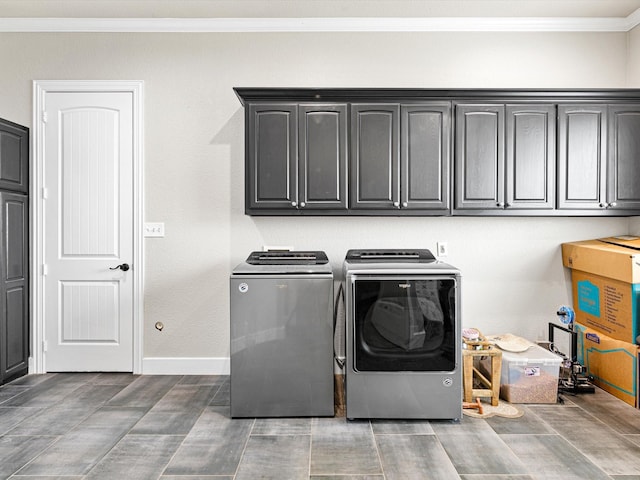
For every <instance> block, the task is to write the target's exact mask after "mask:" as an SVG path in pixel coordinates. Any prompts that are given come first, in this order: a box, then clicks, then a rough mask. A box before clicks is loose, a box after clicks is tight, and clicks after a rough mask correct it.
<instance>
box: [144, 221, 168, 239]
mask: <svg viewBox="0 0 640 480" xmlns="http://www.w3.org/2000/svg"><path fill="white" fill-rule="evenodd" d="M144 236H145V237H164V223H163V222H156V223H151V222H148V223H145V224H144Z"/></svg>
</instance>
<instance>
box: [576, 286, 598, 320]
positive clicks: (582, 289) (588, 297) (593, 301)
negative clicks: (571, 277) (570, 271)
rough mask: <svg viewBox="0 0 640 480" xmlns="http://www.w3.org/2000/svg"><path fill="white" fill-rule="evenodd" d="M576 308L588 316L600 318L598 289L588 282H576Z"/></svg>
mask: <svg viewBox="0 0 640 480" xmlns="http://www.w3.org/2000/svg"><path fill="white" fill-rule="evenodd" d="M578 308H579V309H580V310H582V311H583V312H584V313H586V314H588V315H593V316H594V317H600V289H599V288H598V287H597V286H596V285H594V284H593V283H591V282H590V281H589V280H583V281H581V282H578Z"/></svg>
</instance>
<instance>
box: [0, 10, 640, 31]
mask: <svg viewBox="0 0 640 480" xmlns="http://www.w3.org/2000/svg"><path fill="white" fill-rule="evenodd" d="M639 24H640V9H638V10H636V11H635V12H633V13H632V14H630V15H629V16H628V17H598V18H578V17H563V18H559V17H549V18H547V17H433V18H425V17H421V18H405V17H403V18H395V17H384V18H377V17H375V18H374V17H366V18H364V17H348V18H346V17H336V18H328V17H323V18H315V17H313V18H37V17H30V18H9V17H5V18H0V32H60V33H64V32H104V33H121V32H131V33H137V32H139V33H203V32H205V33H206V32H209V33H268V32H285V33H286V32H628V31H629V30H631V29H633V28H635V27H636V26H638V25H639Z"/></svg>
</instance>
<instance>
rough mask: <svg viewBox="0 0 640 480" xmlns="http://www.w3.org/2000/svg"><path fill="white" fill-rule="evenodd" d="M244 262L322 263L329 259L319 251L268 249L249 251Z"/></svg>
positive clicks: (269, 263)
mask: <svg viewBox="0 0 640 480" xmlns="http://www.w3.org/2000/svg"><path fill="white" fill-rule="evenodd" d="M246 262H247V263H248V264H249V265H324V264H325V263H329V259H328V258H327V255H326V253H324V252H320V251H315V252H306V251H301V252H295V251H268V252H251V254H250V255H249V257H248V258H247V260H246Z"/></svg>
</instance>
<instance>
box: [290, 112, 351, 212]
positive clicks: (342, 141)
mask: <svg viewBox="0 0 640 480" xmlns="http://www.w3.org/2000/svg"><path fill="white" fill-rule="evenodd" d="M298 116H299V117H298V118H299V122H300V123H299V127H298V136H299V142H300V154H299V161H298V170H299V177H298V178H299V180H298V199H299V202H298V206H299V208H301V209H303V208H304V209H308V208H324V209H326V208H338V209H346V208H347V198H346V194H347V170H346V169H347V106H346V105H300V107H299V109H298Z"/></svg>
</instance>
